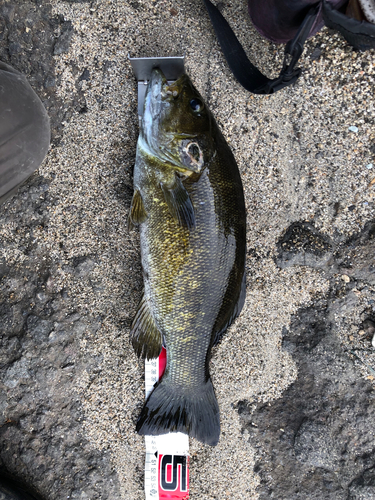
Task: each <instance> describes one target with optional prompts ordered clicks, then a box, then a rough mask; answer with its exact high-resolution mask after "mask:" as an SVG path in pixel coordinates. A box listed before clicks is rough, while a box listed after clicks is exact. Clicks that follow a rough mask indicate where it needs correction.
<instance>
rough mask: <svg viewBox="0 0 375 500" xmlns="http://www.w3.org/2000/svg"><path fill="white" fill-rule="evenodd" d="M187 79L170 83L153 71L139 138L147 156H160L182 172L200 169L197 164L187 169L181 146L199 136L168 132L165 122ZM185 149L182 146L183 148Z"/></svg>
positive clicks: (155, 70)
mask: <svg viewBox="0 0 375 500" xmlns="http://www.w3.org/2000/svg"><path fill="white" fill-rule="evenodd" d="M185 78H186V76H185V75H183V76H182V77H180V78H179V79H178V80H176V81H175V82H173V83H171V84H169V83H168V81H167V79H166V77H165V75H164V73H163V72H162V71H161V69H159V68H154V69H153V70H152V72H151V77H150V80H149V82H148V84H147V89H146V94H145V104H144V110H143V117H142V123H141V129H140V135H139V139H138V147H139V148H140V149H141V150H142V151H143V153H145V154H147V155H149V156H154V157H157V158H158V159H159V160H161V161H162V162H164V163H170V164H173V166H174V167H175V168H176V169H177V170H179V171H182V172H185V171H186V170H189V171H190V170H191V171H192V172H194V171H195V170H196V168H195V165H193V163H192V164H191V165H189V168H186V165H183V164H182V163H181V152H180V151H179V149H181V148H178V145H179V144H180V143H181V144H182V142H183V143H184V145H185V142H186V141H187V140H188V139H194V138H195V135H191V134H184V133H179V132H177V131H175V132H172V131H169V132H167V131H166V130H165V129H164V127H163V122H164V119H165V118H166V116H167V115H168V113H170V111H171V101H172V100H173V99H175V98H176V96H177V95H178V94H179V93H180V92H181V89H182V87H183V84H184V81H185ZM181 147H182V146H181Z"/></svg>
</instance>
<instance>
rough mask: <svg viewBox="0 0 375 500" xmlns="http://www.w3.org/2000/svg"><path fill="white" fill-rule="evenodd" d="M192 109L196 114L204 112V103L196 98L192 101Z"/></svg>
mask: <svg viewBox="0 0 375 500" xmlns="http://www.w3.org/2000/svg"><path fill="white" fill-rule="evenodd" d="M190 107H191V109H192V110H193V111H195V112H196V113H199V112H200V111H202V110H203V107H204V106H203V102H202V101H201V100H200V99H197V98H194V99H192V100H191V101H190Z"/></svg>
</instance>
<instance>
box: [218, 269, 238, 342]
mask: <svg viewBox="0 0 375 500" xmlns="http://www.w3.org/2000/svg"><path fill="white" fill-rule="evenodd" d="M232 293H233V291H232V290H230V288H229V287H228V289H227V293H226V295H225V297H224V300H223V304H222V306H221V309H220V312H219V314H218V317H217V319H216V323H215V327H214V330H213V337H212V345H216V344H217V343H218V342H219V341H220V340H221V338H222V336H223V335H224V333H225V332H226V330H227V329H228V328H229V327H230V325H231V324H232V323H233V321H234V320H235V319H236V318H237V316H238V315H239V314H240V312H241V309H242V308H243V305H244V303H245V297H246V274H245V272H244V273H243V277H242V281H241V289H240V294H239V297H238V300H237V302H235V303H234V304H233V307H232V308H228V300H230V299H231V295H232Z"/></svg>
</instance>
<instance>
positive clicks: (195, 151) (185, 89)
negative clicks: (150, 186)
mask: <svg viewBox="0 0 375 500" xmlns="http://www.w3.org/2000/svg"><path fill="white" fill-rule="evenodd" d="M212 123H213V118H212V115H211V113H210V111H209V110H208V108H207V106H206V105H205V103H204V101H203V99H202V97H201V96H200V94H199V92H198V91H197V90H196V88H195V87H194V85H193V84H192V83H191V81H190V79H189V77H188V76H187V75H183V76H181V77H180V78H179V79H178V80H176V81H175V82H173V83H171V84H168V82H167V80H166V78H165V76H164V74H163V73H162V71H161V70H160V69H154V70H153V71H152V74H151V78H150V81H149V83H148V86H147V90H146V96H145V105H144V113H143V119H142V124H141V130H140V145H141V148H142V149H143V150H144V151H145V152H146V153H148V154H151V155H152V156H154V157H155V158H157V160H159V162H160V161H161V162H163V163H165V164H166V165H170V166H171V167H172V168H173V169H175V170H177V171H178V172H179V173H180V174H182V175H186V176H189V175H191V174H192V173H198V174H199V173H200V172H202V170H203V169H204V167H205V166H206V165H207V164H208V163H209V161H210V159H211V158H212V157H213V156H214V154H215V148H214V143H213V139H212V134H211V129H212Z"/></svg>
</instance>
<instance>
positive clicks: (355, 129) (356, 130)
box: [348, 125, 358, 134]
mask: <svg viewBox="0 0 375 500" xmlns="http://www.w3.org/2000/svg"><path fill="white" fill-rule="evenodd" d="M348 130H350V132H354V133H355V134H356V133H357V132H358V127H355V126H354V125H352V126H351V127H349V129H348Z"/></svg>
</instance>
